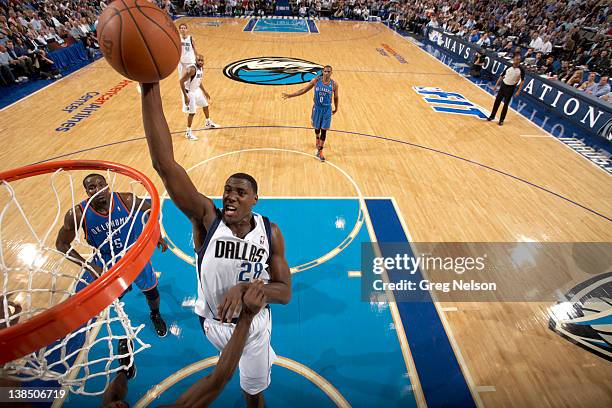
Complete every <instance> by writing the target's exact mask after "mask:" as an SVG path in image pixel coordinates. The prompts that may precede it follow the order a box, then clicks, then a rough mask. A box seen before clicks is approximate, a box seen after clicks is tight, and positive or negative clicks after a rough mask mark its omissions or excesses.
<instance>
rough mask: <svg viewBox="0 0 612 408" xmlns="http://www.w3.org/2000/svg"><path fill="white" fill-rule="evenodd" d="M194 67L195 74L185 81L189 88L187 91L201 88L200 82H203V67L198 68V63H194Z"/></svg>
mask: <svg viewBox="0 0 612 408" xmlns="http://www.w3.org/2000/svg"><path fill="white" fill-rule="evenodd" d="M193 67H194V68H195V69H196V72H195V74H194V75H193V76H192V77H191V78H190V79H188V80H187V81H185V89H186V90H187V92H195V91H197V90H198V89H200V84H201V83H202V75H203V71H202V68H198V66H197V65H193Z"/></svg>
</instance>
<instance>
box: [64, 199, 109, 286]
mask: <svg viewBox="0 0 612 408" xmlns="http://www.w3.org/2000/svg"><path fill="white" fill-rule="evenodd" d="M82 217H83V211H82V210H81V207H79V206H76V207H74V208H72V209H70V210H68V212H66V215H65V216H64V224H63V225H62V228H60V230H59V232H58V234H57V238H56V239H55V248H56V249H57V250H58V251H60V252H63V253H65V254H66V258H67V259H68V260H69V261H71V262H74V263H75V264H77V265H79V266H81V265H85V264H87V261H86V260H85V258H83V256H82V255H81V254H79V253H78V251H77V250H75V249H74V248H72V245H71V244H72V241H74V238H75V237H76V233H77V229H78V227H79V225H80V224H81V218H82ZM92 268H93V269H95V271H93V270H91V268H90V271H91V272H93V273H94V274H95V275H96V276H95V277H99V276H100V274H101V273H102V268H100V267H97V266H92Z"/></svg>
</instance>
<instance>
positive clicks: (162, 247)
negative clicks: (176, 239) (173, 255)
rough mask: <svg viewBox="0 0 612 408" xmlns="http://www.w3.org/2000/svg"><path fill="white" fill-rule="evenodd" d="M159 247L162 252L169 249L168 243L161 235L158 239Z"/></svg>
mask: <svg viewBox="0 0 612 408" xmlns="http://www.w3.org/2000/svg"><path fill="white" fill-rule="evenodd" d="M157 248H159V250H160V251H162V253H163V252H166V250H167V249H168V243H167V242H166V240H165V239H163V238H162V237H161V236H160V237H159V240H158V241H157Z"/></svg>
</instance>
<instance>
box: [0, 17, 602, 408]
mask: <svg viewBox="0 0 612 408" xmlns="http://www.w3.org/2000/svg"><path fill="white" fill-rule="evenodd" d="M180 21H185V22H187V23H188V24H189V26H190V32H191V33H192V34H193V36H194V40H195V44H196V47H197V50H198V51H199V52H201V53H203V54H204V56H205V60H206V65H205V68H206V70H205V74H204V75H205V76H204V84H205V87H206V89H207V90H208V92H209V93H210V95H211V97H212V101H211V105H210V111H211V117H212V118H213V120H214V121H215V122H217V123H219V124H220V125H222V126H224V127H226V128H221V129H216V130H213V131H198V132H196V134H197V135H198V136H199V137H200V140H199V141H197V142H189V141H187V140H185V139H184V138H182V137H181V136H182V133H183V132H184V129H185V122H186V117H185V115H184V114H183V113H182V112H181V105H180V93H179V88H178V78H177V76H176V74H174V75H172V76H171V77H170V78H168V79H166V80H164V81H163V82H162V96H163V101H164V107H165V114H166V118H167V120H168V123H169V125H170V129H171V130H172V131H176V132H177V134H176V137H175V139H174V149H175V155H176V157H177V160H178V161H179V162H180V163H181V164H182V165H183V166H184V167H186V168H188V167H191V166H193V165H195V164H197V163H200V162H201V161H203V160H205V159H207V158H210V157H213V156H217V155H220V154H223V153H226V152H230V151H237V150H244V149H253V148H278V149H288V150H297V151H302V152H307V153H314V136H313V134H312V131H311V130H309V129H303V128H300V127H308V126H310V123H309V118H310V110H311V105H312V99H311V98H312V95H311V94H308V95H304V96H302V97H300V98H295V99H290V100H286V101H285V100H283V99H282V98H281V93H282V92H287V91H290V92H293V91H295V90H297V89H298V88H299V87H300V86H301V85H294V86H259V85H250V84H245V83H242V82H237V81H232V80H230V79H228V78H227V77H225V76H224V75H223V73H222V69H223V67H225V66H226V65H228V64H230V63H231V62H234V61H237V60H241V59H245V58H250V57H259V56H283V57H294V58H301V59H304V60H308V61H313V62H316V63H319V64H322V65H325V64H330V65H332V66H333V68H334V71H333V76H332V78H333V79H334V80H336V81H337V82H338V84H339V91H340V92H339V94H340V104H339V111H338V113H337V114H336V115H334V117H333V121H332V129H333V130H334V131H333V132H330V133H329V135H328V148H327V149H326V155H327V158H328V160H329V161H330V162H333V163H334V164H336V165H337V166H339V167H341V168H342V169H344V170H345V171H346V172H347V173H348V174H349V175H350V176H351V177H352V178H353V179H354V180H355V182H356V183H357V185H358V186H359V187H360V189H361V191H362V193H363V194H364V195H365V196H371V197H375V196H384V197H394V198H395V199H396V201H397V203H398V205H399V208H400V210H401V213H402V215H403V218H404V221H405V223H406V226H407V228H408V230H409V232H410V234H411V236H412V239H413V240H414V241H415V242H419V241H422V242H435V241H448V242H454V241H461V242H463V241H465V242H515V241H517V242H520V241H542V242H548V241H549V242H610V241H611V240H612V228H611V222H610V217H612V181H611V179H610V176H609V175H608V174H607V173H605V172H604V171H602V170H600V169H599V168H597V167H596V166H595V165H593V164H591V163H590V162H588V161H587V160H586V159H585V158H583V157H581V156H580V155H578V154H577V153H575V152H573V151H572V150H570V149H569V148H567V147H566V146H564V145H563V144H561V143H559V142H558V141H556V140H555V139H554V138H553V137H523V136H521V135H542V136H546V134H545V133H543V131H542V130H541V129H540V128H538V127H536V126H535V125H533V124H531V123H530V122H529V121H528V120H526V119H525V118H523V117H522V116H520V115H519V114H517V113H515V112H513V111H510V112H509V113H508V117H507V118H506V123H505V125H504V126H503V127H501V128H500V127H499V126H497V124H496V123H494V122H486V121H482V120H478V119H476V118H474V117H463V116H459V115H448V114H442V113H436V112H434V111H433V110H432V109H431V107H430V106H428V105H427V104H426V103H425V102H423V99H422V97H421V96H419V95H417V94H416V93H415V92H414V91H413V90H412V87H413V86H434V87H440V88H442V89H444V90H445V91H449V92H458V93H461V94H462V95H464V96H465V97H467V98H468V99H469V100H470V101H471V102H473V103H475V104H478V105H480V106H482V107H485V108H488V109H490V106H491V105H492V103H493V99H492V97H491V96H490V95H488V94H487V93H485V92H483V91H482V90H479V89H478V87H477V86H475V85H473V84H471V83H470V82H469V81H467V80H465V79H464V78H462V77H460V76H459V75H457V74H455V73H454V72H452V71H451V70H450V69H448V68H447V67H445V66H444V65H443V64H441V63H440V62H438V61H437V60H435V59H434V58H432V57H430V56H428V55H427V54H426V53H425V52H423V51H422V50H420V49H419V48H418V47H417V46H415V45H413V44H412V43H410V42H408V41H406V40H405V39H403V38H401V37H400V36H399V35H397V34H395V33H394V32H392V31H391V30H389V29H388V28H386V27H384V26H383V25H381V24H378V23H354V22H329V21H323V22H318V26H319V30H320V33H319V34H307V33H294V34H281V33H251V32H243V31H242V29H243V26H244V24H245V23H246V20H241V19H235V20H232V19H222V20H220V21H221V24H220V25H201V24H198V23H201V22H203V21H212V20H206V19H199V20H194V19H183V20H180ZM385 45H387V46H388V47H391V48H392V49H393V50H394V51H395V52H397V54H399V55H401V56H402V57H404V59H405V60H407V63H406V64H401V63H400V62H399V61H398V60H397V59H396V58H393V57H384V56H382V55H381V54H380V53H379V51H377V48H383V47H384V46H385ZM122 80H123V79H122V78H121V77H120V76H119V74H117V73H115V71H113V70H112V69H111V68H110V67H109V66H108V64H106V62H105V61H104V60H99V61H97V62H95V63H93V64H91V65H90V66H87V67H86V68H84V69H82V70H80V71H77V72H76V73H74V74H72V75H70V76H69V77H66V78H64V79H62V80H61V81H58V82H57V83H55V84H53V85H52V86H49V87H47V88H45V89H43V90H41V91H40V92H38V93H36V94H34V95H32V96H30V97H28V98H27V99H25V100H23V101H20V102H18V103H16V104H14V105H12V106H10V107H8V108H6V109H4V110H2V111H0V135H1V138H2V144H3V147H2V153H1V158H2V160H1V164H0V170H7V169H9V168H13V167H17V166H22V165H27V164H31V163H34V162H39V161H43V160H48V159H51V158H58V157H61V158H66V159H76V158H80V159H104V160H111V161H117V162H122V163H125V164H127V165H130V166H133V167H135V168H137V169H140V170H141V171H143V172H145V173H146V174H147V175H148V176H149V177H151V179H152V180H153V181H154V182H155V183H156V185H157V187H158V189H159V190H160V191H163V186H162V184H161V182H160V179H159V178H158V177H157V175H156V174H155V172H154V170H153V168H152V166H151V162H150V159H149V156H148V151H147V146H146V143H145V141H144V140H143V139H142V136H143V135H144V133H143V127H142V122H141V114H140V99H139V98H140V96H139V94H138V92H137V87H136V84H135V83H130V84H127V86H125V87H124V88H123V89H121V90H119V91H117V93H116V94H115V95H113V96H112V98H109V99H108V101H106V102H105V103H104V105H102V107H101V108H100V109H98V110H97V111H95V112H94V113H92V114H91V116H90V117H88V118H87V119H85V120H82V121H81V122H79V123H78V125H76V126H74V127H73V128H71V129H70V131H67V132H58V131H56V129H57V128H59V127H61V124H62V123H63V122H65V121H66V120H67V119H69V118H70V117H72V116H73V115H74V114H76V113H77V112H78V110H77V111H74V112H68V110H70V109H66V107H68V106H69V105H70V104H71V103H72V102H73V101H77V100H78V99H79V98H81V97H82V96H83V95H85V94H87V93H88V92H100V93H104V92H106V91H107V90H110V89H112V88H114V87H115V86H116V85H117V84H119V83H121V82H122ZM94 99H95V98H94ZM65 109H66V110H65ZM194 128H203V115H202V114H201V113H199V114H198V115H197V116H196V118H195V122H194ZM445 153H446V154H445ZM460 158H463V159H468V160H469V161H470V162H468V161H466V160H462V159H460ZM236 171H246V172H249V173H251V174H253V175H254V176H255V178H256V179H257V180H258V182H259V184H260V194H261V195H265V196H352V195H354V194H355V192H354V189H353V187H352V185H351V184H350V183H348V182H346V180H345V179H344V178H341V177H339V176H338V175H337V173H336V172H334V171H332V170H330V169H329V166H326V165H325V164H320V163H318V162H317V161H315V160H314V158H313V159H312V160H310V159H303V158H299V157H298V158H296V156H295V155H293V154H288V153H283V152H280V151H279V152H278V153H270V152H244V153H240V154H237V155H232V156H228V157H224V158H220V159H218V160H215V161H214V163H211V164H207V165H206V166H204V167H202V168H200V169H199V170H198V171H197V172H194V173H193V174H192V177H193V178H194V182H195V184H196V185H197V186H198V188H199V189H200V191H202V192H205V193H206V194H209V195H219V194H220V193H221V191H222V187H223V183H224V181H225V179H226V177H227V176H228V175H229V174H231V173H233V172H236ZM41 188H47V186H42V187H41ZM546 190H548V191H546ZM552 193H554V194H552ZM26 200H31V202H32V203H35V202H36V200H37V192H36V191H35V190H34V191H31V192H30V193H28V195H27V196H26ZM543 273H546V272H545V271H544V272H543ZM574 279H576V282H575V283H578V282H579V281H580V280H581V277H580V276H576V277H574ZM443 306H451V307H456V308H457V310H456V311H449V312H444V311H441V310H440V308H441V307H443ZM550 306H551V304H549V303H517V302H514V303H478V304H476V303H469V304H467V303H452V304H451V303H447V304H440V305H439V313H440V314H442V315H443V319H444V320H445V321H446V323H447V324H446V328H447V331H448V333H449V335H451V336H452V338H453V339H454V344H453V345H454V347H455V353H456V354H457V355H458V356H459V360H460V361H461V362H462V365H463V367H462V369H463V370H464V375H466V378H467V379H468V382H469V384H470V386H471V391H472V394H473V396H474V398H475V400H476V401H477V403H478V404H480V405H481V406H504V407H562V406H568V407H569V406H572V407H594V406H600V407H604V406H612V381H610V379H611V378H612V366H611V365H610V362H609V361H606V360H604V359H602V358H600V357H597V356H595V355H593V354H591V353H589V352H587V351H585V350H583V349H581V348H579V347H576V346H575V345H573V344H571V343H569V342H568V341H566V340H564V339H563V338H561V337H560V336H558V335H557V334H555V333H553V332H552V331H550V330H549V329H548V327H547V324H548V319H549V317H548V308H549V307H550ZM322 307H324V305H322ZM407 330H408V329H407Z"/></svg>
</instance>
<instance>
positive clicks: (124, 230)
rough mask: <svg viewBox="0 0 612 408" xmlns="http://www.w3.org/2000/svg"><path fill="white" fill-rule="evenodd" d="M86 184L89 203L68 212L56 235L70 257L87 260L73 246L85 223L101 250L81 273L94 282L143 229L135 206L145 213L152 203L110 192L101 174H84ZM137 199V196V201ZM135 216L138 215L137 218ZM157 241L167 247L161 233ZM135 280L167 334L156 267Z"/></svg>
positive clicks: (161, 333) (89, 239)
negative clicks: (160, 302) (112, 233)
mask: <svg viewBox="0 0 612 408" xmlns="http://www.w3.org/2000/svg"><path fill="white" fill-rule="evenodd" d="M83 187H85V191H86V192H87V195H88V196H89V201H90V203H89V206H88V205H87V202H88V200H83V201H81V203H79V204H78V205H77V206H76V207H74V208H73V209H71V210H69V211H68V212H67V213H66V215H65V217H64V225H63V226H62V228H61V229H60V231H59V233H58V235H57V239H56V241H55V246H56V248H57V249H58V251H61V252H63V253H65V254H66V256H67V258H68V259H69V260H71V261H72V262H74V263H76V264H77V265H84V264H86V263H87V262H86V261H85V258H83V256H81V254H79V253H78V252H77V251H76V250H75V249H74V248H71V246H70V244H71V243H72V241H73V240H74V238H75V236H76V232H77V229H78V228H79V227H80V226H81V225H83V232H84V234H85V239H86V240H87V243H88V244H89V245H91V246H92V247H94V248H97V249H98V250H99V254H97V255H96V256H95V257H94V259H93V261H92V263H91V264H90V266H91V268H93V271H92V270H91V268H87V269H86V270H87V272H86V273H84V274H83V277H82V279H83V280H85V281H87V282H88V283H91V282H93V280H94V279H95V278H98V277H99V276H100V275H101V274H102V273H103V271H104V266H109V265H112V264H114V263H116V262H117V261H118V260H119V259H120V258H121V255H120V254H121V252H122V251H123V250H124V248H125V247H127V246H130V245H132V244H133V243H134V242H135V241H136V239H137V238H138V236H139V235H140V233H141V232H142V227H143V225H142V222H141V219H142V214H140V213H138V214H134V215H133V216H130V211H131V209H132V206H133V208H134V211H136V210H137V209H138V208H140V211H142V212H143V213H144V212H145V211H147V210H149V209H150V208H151V205H150V204H149V203H147V202H146V201H145V202H144V203H143V204H142V207H140V204H141V200H140V199H139V198H138V197H134V195H133V194H131V193H111V192H110V190H109V188H108V185H107V184H106V179H105V178H104V177H103V176H101V175H100V174H90V175H88V176H87V177H85V179H83ZM94 195H95V197H94ZM134 199H135V200H136V202H135V203H134V201H133V200H134ZM111 206H112V207H111ZM109 209H112V211H111V216H110V218H111V220H110V221H111V225H112V230H111V231H112V232H114V231H117V232H116V233H115V234H114V235H112V237H110V240H111V241H112V243H113V248H112V249H111V247H110V245H109V228H108V227H109ZM133 217H136V220H134V218H133ZM81 221H82V223H81ZM75 222H76V224H75ZM132 223H133V224H134V225H133V226H132ZM130 228H131V231H130ZM128 234H129V236H128ZM157 245H158V247H159V248H160V249H161V250H162V252H164V251H165V250H166V249H168V245H167V244H166V241H164V239H163V238H161V237H160V239H159V242H158V243H157ZM100 258H101V259H100ZM93 275H97V276H93ZM134 283H135V284H136V286H138V288H139V289H140V290H141V291H142V293H143V294H144V295H145V297H146V298H147V303H148V304H149V309H150V310H151V313H150V317H151V321H152V322H153V326H154V327H155V331H156V332H157V335H158V336H159V337H165V336H166V334H167V328H166V322H164V319H163V318H162V316H161V314H160V313H159V291H158V290H157V276H156V275H155V272H154V271H153V266H152V265H151V262H149V263H148V264H147V265H146V266H145V268H144V269H143V270H142V272H140V275H138V277H136V279H135V280H134ZM77 290H78V289H77ZM128 290H130V289H128Z"/></svg>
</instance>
